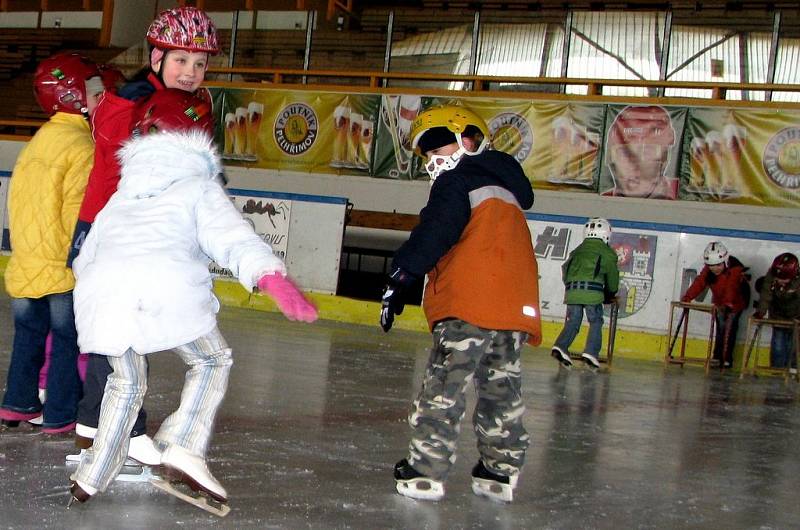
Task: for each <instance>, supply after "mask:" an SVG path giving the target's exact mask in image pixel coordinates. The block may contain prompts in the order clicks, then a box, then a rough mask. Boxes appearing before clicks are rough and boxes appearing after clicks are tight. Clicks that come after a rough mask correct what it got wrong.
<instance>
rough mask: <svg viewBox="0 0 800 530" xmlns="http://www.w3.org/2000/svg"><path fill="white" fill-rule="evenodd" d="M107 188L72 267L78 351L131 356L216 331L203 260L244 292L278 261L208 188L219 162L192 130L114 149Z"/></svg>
mask: <svg viewBox="0 0 800 530" xmlns="http://www.w3.org/2000/svg"><path fill="white" fill-rule="evenodd" d="M119 157H120V160H121V162H122V178H121V180H120V182H119V186H118V188H117V192H116V193H115V194H114V195H113V196H112V197H111V199H110V200H109V202H108V204H107V205H106V206H105V208H103V210H102V211H101V212H100V214H99V215H98V216H97V218H96V219H95V222H94V224H93V225H92V229H91V231H90V232H89V235H88V236H87V238H86V241H85V242H84V243H83V246H82V248H81V252H80V255H79V256H78V258H77V259H76V260H75V262H74V264H73V271H74V273H75V277H76V278H77V282H76V285H75V292H74V296H75V321H76V325H77V328H78V343H79V345H80V349H81V351H83V352H92V353H101V354H105V355H114V356H119V355H122V354H123V353H124V352H125V351H126V350H127V349H128V348H133V350H134V351H136V352H137V353H140V354H145V353H151V352H155V351H159V350H166V349H170V348H174V347H176V346H180V345H182V344H186V343H189V342H191V341H193V340H195V339H197V338H199V337H201V336H203V335H205V334H206V333H208V332H210V331H211V330H212V329H214V327H215V326H216V323H217V322H216V313H217V311H219V301H218V300H217V298H216V297H215V296H214V294H213V292H212V291H211V288H212V283H211V274H210V273H209V271H208V265H209V263H210V260H209V258H211V259H213V260H214V261H216V262H217V263H219V264H220V265H222V266H223V267H227V268H228V269H230V270H231V271H232V272H233V275H234V276H236V277H237V278H238V279H239V282H240V283H241V284H242V285H243V286H244V287H245V289H247V290H248V291H250V290H252V289H253V286H254V285H255V284H256V283H257V281H258V279H259V278H260V277H261V275H263V274H265V273H270V272H280V273H282V274H285V272H286V270H285V267H284V264H283V262H282V261H281V260H280V258H278V257H277V256H275V255H274V254H273V253H272V249H271V248H270V247H269V246H268V245H267V244H266V243H265V242H264V241H263V240H262V239H261V238H260V237H259V236H258V235H257V234H255V233H254V232H253V229H252V228H251V226H250V225H249V224H248V223H247V222H246V221H245V220H244V219H243V218H242V215H241V214H240V213H239V212H238V211H237V210H236V208H235V207H234V205H233V203H232V202H231V200H230V198H229V197H228V195H227V194H226V193H225V191H224V189H223V188H222V186H221V185H220V184H219V183H218V182H217V175H219V173H220V171H221V165H220V161H219V157H218V156H217V154H216V152H215V150H214V147H213V144H212V142H211V140H210V139H209V138H207V137H206V136H204V135H202V134H200V133H159V134H150V135H147V136H144V137H141V138H135V139H133V140H131V141H129V142H128V143H127V144H126V145H125V146H124V147H123V148H122V149H121V150H120V152H119Z"/></svg>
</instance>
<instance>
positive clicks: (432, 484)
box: [394, 458, 444, 501]
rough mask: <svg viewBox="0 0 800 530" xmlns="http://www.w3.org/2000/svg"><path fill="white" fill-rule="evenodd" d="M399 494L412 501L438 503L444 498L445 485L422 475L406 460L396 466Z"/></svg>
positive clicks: (395, 477) (396, 485)
mask: <svg viewBox="0 0 800 530" xmlns="http://www.w3.org/2000/svg"><path fill="white" fill-rule="evenodd" d="M394 481H395V488H396V489H397V493H399V494H400V495H403V496H405V497H411V498H412V499H419V500H423V501H438V500H441V499H442V497H444V484H443V483H442V481H440V480H434V479H432V478H429V477H426V476H425V475H422V474H420V473H419V472H418V471H417V470H416V469H414V468H413V467H411V464H409V463H408V460H406V459H405V458H404V459H403V460H401V461H399V462H398V463H397V464H395V466H394Z"/></svg>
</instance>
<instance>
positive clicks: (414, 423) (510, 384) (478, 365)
mask: <svg viewBox="0 0 800 530" xmlns="http://www.w3.org/2000/svg"><path fill="white" fill-rule="evenodd" d="M526 338H527V336H526V334H525V333H522V332H519V331H494V330H489V329H482V328H478V327H476V326H473V325H472V324H469V323H467V322H464V321H463V320H446V321H443V322H439V323H438V324H436V326H435V327H434V328H433V340H434V342H433V348H431V354H430V359H429V360H428V366H427V369H426V372H425V379H424V380H423V383H422V390H421V391H420V394H419V397H417V399H416V400H415V401H414V403H413V405H412V410H411V414H410V415H409V417H408V422H409V424H410V425H411V429H412V430H413V433H412V437H411V443H410V444H409V457H408V461H409V463H410V464H411V465H412V466H413V467H414V469H416V470H417V471H418V472H419V473H422V474H423V475H426V476H429V477H431V478H434V479H436V480H444V479H445V477H446V476H447V473H448V471H449V470H450V466H451V465H452V464H453V462H455V459H456V456H455V449H456V441H457V439H458V433H459V432H460V424H461V419H462V418H463V417H464V408H465V401H466V399H465V395H464V390H465V388H466V386H467V384H468V383H469V381H470V379H473V378H474V381H475V390H476V392H477V397H478V401H477V404H476V405H475V412H474V414H473V416H472V423H473V426H474V429H475V434H476V436H477V438H478V451H479V452H480V455H481V459H482V460H483V463H484V465H485V466H486V467H487V468H488V469H490V470H491V471H494V472H496V473H499V474H501V475H508V476H512V475H516V474H517V473H519V470H520V469H521V468H522V464H523V463H524V462H525V450H526V449H527V448H528V444H529V437H528V433H527V432H526V431H525V428H524V427H523V425H522V415H523V412H524V411H525V406H524V404H523V402H522V394H521V391H520V387H521V377H520V362H519V356H520V350H521V349H522V345H523V343H524V341H525V340H526Z"/></svg>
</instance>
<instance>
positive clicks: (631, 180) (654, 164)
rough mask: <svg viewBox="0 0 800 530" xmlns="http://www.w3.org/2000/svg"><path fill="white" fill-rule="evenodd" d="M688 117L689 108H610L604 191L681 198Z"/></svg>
mask: <svg viewBox="0 0 800 530" xmlns="http://www.w3.org/2000/svg"><path fill="white" fill-rule="evenodd" d="M686 114H687V110H686V109H685V108H677V107H661V106H658V105H643V106H637V105H628V106H622V105H609V106H608V110H607V112H606V126H605V134H604V136H603V139H604V148H603V163H602V166H601V169H600V186H599V191H600V193H601V194H603V195H614V196H618V197H641V198H650V199H677V198H678V168H679V167H680V164H679V162H680V154H681V151H680V147H681V138H683V129H684V126H685V123H686Z"/></svg>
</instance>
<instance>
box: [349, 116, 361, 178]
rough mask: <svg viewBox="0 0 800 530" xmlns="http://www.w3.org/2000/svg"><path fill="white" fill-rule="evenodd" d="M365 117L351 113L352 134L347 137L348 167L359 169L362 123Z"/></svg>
mask: <svg viewBox="0 0 800 530" xmlns="http://www.w3.org/2000/svg"><path fill="white" fill-rule="evenodd" d="M362 120H363V116H361V114H359V113H357V112H351V113H350V134H349V135H348V137H347V155H348V156H347V165H348V167H358V164H359V160H360V159H361V156H360V154H361V127H362V125H361V122H362Z"/></svg>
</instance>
